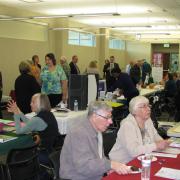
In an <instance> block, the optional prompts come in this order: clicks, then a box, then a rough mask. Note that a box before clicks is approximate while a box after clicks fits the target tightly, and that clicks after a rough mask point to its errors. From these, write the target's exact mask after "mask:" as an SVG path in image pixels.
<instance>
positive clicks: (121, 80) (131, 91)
mask: <svg viewBox="0 0 180 180" xmlns="http://www.w3.org/2000/svg"><path fill="white" fill-rule="evenodd" d="M116 88H119V89H121V90H123V94H124V97H125V98H127V101H128V103H129V102H130V100H131V99H132V98H133V97H135V96H138V95H139V91H138V90H137V88H136V86H135V85H134V83H133V81H132V79H131V77H130V76H129V75H128V74H127V73H123V72H121V73H120V74H119V77H118V79H117V80H116V82H115V83H114V85H113V90H115V89H116Z"/></svg>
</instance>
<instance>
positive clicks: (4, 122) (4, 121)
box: [0, 119, 13, 124]
mask: <svg viewBox="0 0 180 180" xmlns="http://www.w3.org/2000/svg"><path fill="white" fill-rule="evenodd" d="M0 122H1V123H3V124H8V123H10V122H13V121H12V120H5V119H0Z"/></svg>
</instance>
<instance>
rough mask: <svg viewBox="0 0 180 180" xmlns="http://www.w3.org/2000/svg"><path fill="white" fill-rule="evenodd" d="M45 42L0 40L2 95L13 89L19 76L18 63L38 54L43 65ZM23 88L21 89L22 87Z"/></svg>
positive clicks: (45, 49) (46, 45)
mask: <svg viewBox="0 0 180 180" xmlns="http://www.w3.org/2000/svg"><path fill="white" fill-rule="evenodd" d="M48 49H49V48H48V43H47V42H38V41H29V40H17V39H10V38H0V50H1V60H0V71H1V72H2V78H3V94H5V95H8V94H9V92H10V90H11V89H14V82H15V79H16V77H17V76H18V75H19V70H18V65H19V63H20V61H23V60H27V59H30V58H31V57H32V55H34V54H38V55H39V57H40V60H41V63H42V64H44V55H45V53H46V52H48ZM22 88H23V87H22Z"/></svg>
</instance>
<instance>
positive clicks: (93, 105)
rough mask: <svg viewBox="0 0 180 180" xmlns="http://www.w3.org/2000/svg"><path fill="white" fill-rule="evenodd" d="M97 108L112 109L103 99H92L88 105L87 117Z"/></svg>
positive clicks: (97, 109) (96, 110)
mask: <svg viewBox="0 0 180 180" xmlns="http://www.w3.org/2000/svg"><path fill="white" fill-rule="evenodd" d="M99 110H105V111H112V108H111V107H110V106H109V105H107V104H106V103H105V102H104V101H92V102H90V104H89V106H88V117H89V116H91V115H92V114H93V113H95V112H98V111H99Z"/></svg>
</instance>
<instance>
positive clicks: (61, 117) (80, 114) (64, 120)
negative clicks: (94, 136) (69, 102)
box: [26, 110, 87, 134]
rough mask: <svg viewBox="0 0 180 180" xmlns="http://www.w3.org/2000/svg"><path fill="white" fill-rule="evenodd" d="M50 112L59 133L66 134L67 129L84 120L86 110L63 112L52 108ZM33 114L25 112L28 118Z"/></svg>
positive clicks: (33, 114)
mask: <svg viewBox="0 0 180 180" xmlns="http://www.w3.org/2000/svg"><path fill="white" fill-rule="evenodd" d="M52 112H53V114H54V116H55V117H56V120H57V123H58V128H59V132H60V133H61V134H67V133H68V131H69V129H71V128H73V127H75V126H76V125H78V124H79V123H81V121H83V120H86V117H87V111H77V112H74V111H70V112H68V113H63V112H55V111H54V110H52ZM33 116H35V113H29V114H26V117H28V118H32V117H33Z"/></svg>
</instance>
